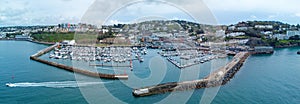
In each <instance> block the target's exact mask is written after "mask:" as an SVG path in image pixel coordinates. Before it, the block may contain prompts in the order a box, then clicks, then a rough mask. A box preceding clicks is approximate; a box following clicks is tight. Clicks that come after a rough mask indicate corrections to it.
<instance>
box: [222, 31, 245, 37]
mask: <svg viewBox="0 0 300 104" xmlns="http://www.w3.org/2000/svg"><path fill="white" fill-rule="evenodd" d="M242 35H246V34H245V33H244V32H233V33H228V34H226V36H227V37H228V36H231V37H236V36H242Z"/></svg>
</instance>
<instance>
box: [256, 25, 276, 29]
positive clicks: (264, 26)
mask: <svg viewBox="0 0 300 104" xmlns="http://www.w3.org/2000/svg"><path fill="white" fill-rule="evenodd" d="M255 28H258V29H273V26H272V25H255Z"/></svg>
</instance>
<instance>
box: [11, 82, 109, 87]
mask: <svg viewBox="0 0 300 104" xmlns="http://www.w3.org/2000/svg"><path fill="white" fill-rule="evenodd" d="M105 83H111V82H80V81H63V82H41V83H30V82H24V83H6V86H7V87H48V88H77V87H83V86H91V85H97V84H105Z"/></svg>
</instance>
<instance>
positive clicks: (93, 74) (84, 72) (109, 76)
mask: <svg viewBox="0 0 300 104" xmlns="http://www.w3.org/2000/svg"><path fill="white" fill-rule="evenodd" d="M58 45H59V44H54V45H52V46H50V47H47V48H45V49H43V50H41V51H39V52H38V53H36V54H34V55H32V56H30V59H31V60H34V61H37V62H40V63H44V64H47V65H50V66H54V67H57V68H60V69H64V70H66V71H70V72H75V73H79V74H82V75H86V76H90V77H96V78H105V79H128V75H125V74H122V75H115V74H103V73H97V72H92V71H88V70H82V69H79V68H74V67H71V66H66V65H63V64H59V63H55V62H50V61H47V60H43V59H39V57H40V56H42V55H43V54H46V53H48V52H50V51H51V50H53V49H54V48H55V47H57V46H58Z"/></svg>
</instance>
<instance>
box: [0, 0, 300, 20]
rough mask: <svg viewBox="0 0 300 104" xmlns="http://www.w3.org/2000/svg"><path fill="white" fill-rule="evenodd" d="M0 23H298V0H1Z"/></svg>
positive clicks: (299, 10) (299, 13)
mask: <svg viewBox="0 0 300 104" xmlns="http://www.w3.org/2000/svg"><path fill="white" fill-rule="evenodd" d="M0 4H1V6H0V26H23V25H56V24H59V23H79V22H83V23H90V24H114V23H132V22H136V21H139V20H144V19H151V18H152V19H156V18H163V19H171V20H174V19H182V20H188V21H193V22H199V23H205V24H225V25H228V24H235V23H237V22H240V21H249V20H263V21H281V22H285V23H290V24H299V23H300V6H298V5H299V4H300V0H164V1H161V0H160V1H158V0H144V1H141V0H139V1H134V0H0Z"/></svg>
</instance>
